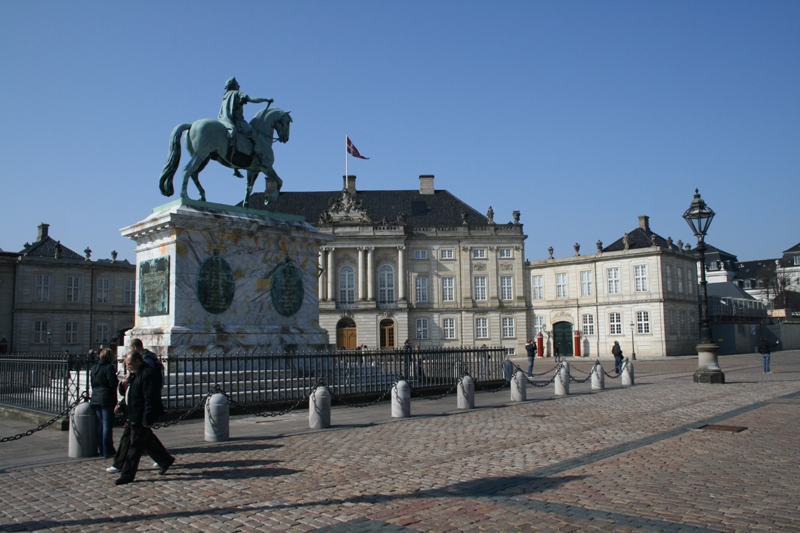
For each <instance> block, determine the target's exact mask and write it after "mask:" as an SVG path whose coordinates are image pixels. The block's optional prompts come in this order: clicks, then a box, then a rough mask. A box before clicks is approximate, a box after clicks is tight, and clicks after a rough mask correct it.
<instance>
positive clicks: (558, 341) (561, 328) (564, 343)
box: [553, 322, 573, 356]
mask: <svg viewBox="0 0 800 533" xmlns="http://www.w3.org/2000/svg"><path fill="white" fill-rule="evenodd" d="M556 347H558V353H560V354H561V355H562V356H569V355H573V350H572V324H570V323H569V322H556V323H555V324H553V354H555V352H556Z"/></svg>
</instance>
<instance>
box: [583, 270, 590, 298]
mask: <svg viewBox="0 0 800 533" xmlns="http://www.w3.org/2000/svg"><path fill="white" fill-rule="evenodd" d="M591 295H592V272H591V270H584V271H583V272H581V296H591Z"/></svg>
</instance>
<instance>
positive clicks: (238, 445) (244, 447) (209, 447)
mask: <svg viewBox="0 0 800 533" xmlns="http://www.w3.org/2000/svg"><path fill="white" fill-rule="evenodd" d="M237 440H241V441H245V440H246V441H249V442H234V441H227V442H225V443H214V442H209V443H208V444H206V445H204V446H187V447H185V448H182V447H181V448H179V447H176V448H174V449H175V450H177V451H179V452H180V454H184V453H186V454H188V453H219V452H248V451H258V450H270V449H278V448H283V445H282V444H265V443H264V439H263V438H262V437H258V438H252V439H237ZM256 442H258V443H259V444H256Z"/></svg>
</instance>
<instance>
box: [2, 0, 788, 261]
mask: <svg viewBox="0 0 800 533" xmlns="http://www.w3.org/2000/svg"><path fill="white" fill-rule="evenodd" d="M0 49H2V50H3V53H2V54H0V72H2V78H3V80H2V81H3V82H2V83H0V98H1V99H2V100H1V101H2V102H3V106H4V112H3V114H2V116H3V120H2V124H3V130H2V131H3V134H2V143H0V180H1V181H0V183H2V199H3V205H4V209H2V210H0V225H1V227H2V232H0V248H2V249H3V250H7V251H17V250H20V249H21V248H22V246H23V244H24V243H25V242H32V241H34V240H35V238H36V227H37V225H38V224H39V223H41V222H46V223H49V224H50V233H51V236H53V237H54V238H57V239H60V240H61V242H62V243H63V244H65V245H66V246H68V247H70V248H72V249H73V250H76V251H78V252H81V251H82V250H83V249H84V248H85V247H86V246H89V247H90V248H92V250H93V258H95V259H96V258H107V257H110V252H111V250H112V249H114V250H117V251H118V252H119V254H120V258H123V259H129V260H131V261H133V260H134V259H135V253H134V243H133V241H129V240H127V239H124V238H122V237H121V236H120V234H119V229H120V228H122V227H125V226H128V225H130V224H133V223H136V222H138V221H140V220H142V219H144V218H145V217H146V216H147V215H148V214H149V213H150V212H151V211H152V209H153V208H154V207H156V206H159V205H161V204H163V203H166V202H168V201H170V200H172V199H176V198H177V196H176V197H173V198H165V197H163V196H161V194H160V193H159V190H158V177H159V174H160V172H161V168H162V166H163V165H164V161H165V159H166V155H167V149H168V138H169V134H170V132H171V131H172V128H173V127H174V126H175V125H177V124H179V123H183V122H193V121H194V120H197V119H200V118H204V117H215V116H216V114H217V112H218V109H219V105H220V102H221V98H222V94H223V86H224V83H225V80H226V79H227V78H228V77H230V76H234V75H235V76H236V77H237V79H238V80H239V82H240V83H241V86H242V90H243V91H244V92H246V93H248V94H250V95H251V96H256V97H269V98H274V99H275V103H274V104H273V105H274V106H277V107H280V108H283V109H291V110H292V116H293V118H294V123H293V124H292V135H291V139H290V141H289V143H288V144H285V145H276V147H275V152H276V162H275V169H276V171H277V172H278V174H280V176H281V177H282V178H283V180H284V190H285V191H314V190H338V189H340V188H341V186H342V178H341V176H342V175H343V174H344V172H345V168H344V167H345V155H344V140H345V134H349V136H350V138H351V139H352V140H353V142H354V143H355V145H356V146H357V147H358V149H359V150H360V151H361V153H362V154H364V155H366V156H367V157H370V160H369V161H361V160H355V159H351V160H350V163H349V171H350V173H351V174H356V175H357V176H358V187H359V188H360V189H362V190H367V189H372V190H385V189H416V188H417V187H418V186H419V181H418V176H419V175H420V174H434V175H435V176H436V188H437V189H447V190H449V191H450V192H452V193H453V194H455V195H456V196H458V197H459V198H461V199H462V200H464V201H466V202H467V203H469V204H470V205H472V206H473V207H475V208H476V209H478V210H479V211H482V212H484V213H485V212H486V210H487V209H488V207H489V206H490V205H491V206H492V207H493V209H494V212H495V220H496V221H498V222H505V221H510V220H511V212H512V210H520V211H521V212H522V217H521V221H522V223H523V224H525V232H526V233H527V234H528V240H527V242H526V256H527V257H528V258H529V259H532V260H536V259H543V258H546V257H547V247H548V246H553V247H554V248H555V255H556V257H562V256H568V255H572V253H573V251H572V245H573V244H574V243H576V242H578V243H580V244H581V246H582V250H581V251H582V252H583V253H592V252H593V251H594V248H595V246H594V243H595V242H596V241H597V240H598V239H599V240H602V241H603V242H604V243H605V244H610V243H611V242H613V241H614V240H616V239H618V238H620V237H621V236H622V234H623V233H624V232H626V231H630V230H632V229H633V228H635V227H636V226H637V216H638V215H649V216H650V224H651V228H652V229H653V231H655V232H657V233H659V234H660V235H662V236H663V237H667V236H671V237H672V238H673V239H674V240H675V241H677V240H679V239H682V240H684V241H685V242H691V243H692V244H693V245H694V243H695V240H694V238H693V237H692V235H691V233H690V231H689V228H688V226H687V225H686V223H685V222H684V221H683V219H682V218H681V215H682V214H683V211H684V210H685V209H686V208H688V207H689V204H690V202H691V200H692V195H693V193H694V189H695V187H699V189H700V192H701V194H702V196H703V198H704V199H705V200H706V201H707V202H708V204H709V205H710V206H711V207H712V208H713V209H714V210H715V211H716V213H717V217H716V218H715V220H714V222H713V224H712V225H711V229H710V233H709V237H708V239H707V240H708V242H709V243H710V244H713V245H715V246H717V247H719V248H722V249H724V250H726V251H728V252H731V253H733V254H736V255H738V257H739V259H740V260H750V259H763V258H770V257H777V256H779V255H780V253H781V252H782V251H783V250H785V249H787V248H790V247H791V246H793V245H795V244H797V243H798V242H800V231H798V227H800V209H798V190H799V189H800V187H799V186H798V173H800V2H790V1H765V2H755V1H749V2H740V1H730V0H726V1H707V2H695V1H647V2H645V1H622V2H618V1H609V2H594V1H563V2H562V1H559V2H556V1H552V2H537V1H501V2H474V1H458V2H456V1H445V0H442V1H436V2H431V1H402V2H378V1H373V2H360V1H347V2H345V1H330V2H327V1H326V2H322V1H319V2H312V1H297V2H267V1H260V2H225V3H220V2H207V1H192V2H189V1H173V2H99V1H98V2H85V1H84V2H81V1H76V2H55V1H37V0H34V1H30V2H21V1H18V2H11V1H7V2H0ZM262 106H263V104H250V105H248V106H247V107H246V108H245V116H246V118H248V119H249V118H251V117H252V115H253V114H254V113H255V112H256V111H257V110H258V109H259V108H261V107H262ZM187 160H188V158H187V154H186V153H185V151H184V154H183V159H182V164H185V162H186V161H187ZM201 182H202V183H203V186H204V187H205V189H206V193H207V199H208V200H209V201H213V202H219V203H228V204H235V203H237V202H239V201H241V200H242V198H243V195H244V183H243V181H242V180H237V179H235V178H233V177H232V176H231V172H230V171H229V170H228V169H225V168H223V167H221V166H219V165H217V164H214V163H212V164H210V165H209V166H208V167H207V168H206V170H205V171H204V172H203V173H202V174H201ZM178 184H179V182H178ZM176 188H178V187H177V184H176ZM263 188H264V181H263V178H261V179H260V181H259V182H258V183H257V184H256V187H255V190H257V191H261V190H263ZM189 194H190V195H191V196H192V197H193V198H197V192H196V190H195V189H194V187H193V185H190V188H189Z"/></svg>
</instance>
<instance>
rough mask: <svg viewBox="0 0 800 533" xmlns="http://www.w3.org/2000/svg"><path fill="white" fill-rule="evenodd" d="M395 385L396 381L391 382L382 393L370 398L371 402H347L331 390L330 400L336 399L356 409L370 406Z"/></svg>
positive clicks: (380, 399) (381, 398)
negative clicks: (372, 398)
mask: <svg viewBox="0 0 800 533" xmlns="http://www.w3.org/2000/svg"><path fill="white" fill-rule="evenodd" d="M396 386H397V381H395V382H394V383H392V386H391V387H389V388H388V389H386V390H385V391H384V393H383V394H381V395H380V396H378V397H377V398H376V399H374V400H372V401H371V402H367V403H356V402H347V401H345V400H343V399H342V397H341V396H338V395H336V394H334V393H333V392H331V400H336V401H338V402H339V403H341V404H342V405H346V406H347V407H355V408H356V409H361V408H364V407H372V406H373V405H375V404H376V403H378V402H380V401H382V400H383V399H384V398H386V395H387V394H389V393H390V392H391V391H392V389H394V388H395V387H396Z"/></svg>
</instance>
